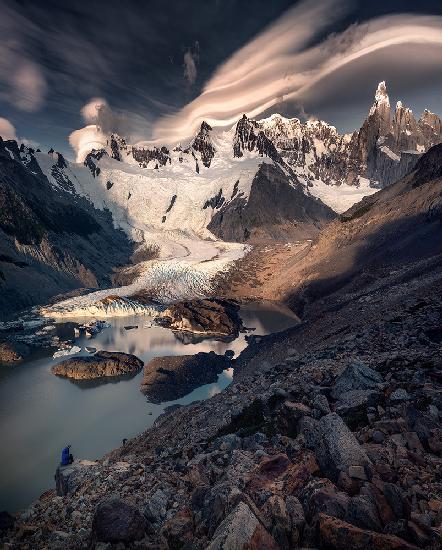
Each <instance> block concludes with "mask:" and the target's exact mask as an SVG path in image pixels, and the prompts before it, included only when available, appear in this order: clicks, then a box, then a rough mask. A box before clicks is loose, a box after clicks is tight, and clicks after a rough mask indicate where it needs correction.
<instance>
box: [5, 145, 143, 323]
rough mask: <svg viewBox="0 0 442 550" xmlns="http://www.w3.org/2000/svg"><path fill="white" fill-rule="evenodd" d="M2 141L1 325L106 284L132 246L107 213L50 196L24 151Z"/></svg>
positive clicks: (60, 194) (57, 193)
mask: <svg viewBox="0 0 442 550" xmlns="http://www.w3.org/2000/svg"><path fill="white" fill-rule="evenodd" d="M20 153H22V154H23V152H20V150H19V149H18V147H17V144H16V143H15V142H11V141H8V142H3V141H1V140H0V318H7V317H8V316H10V315H12V314H13V313H14V312H16V311H18V310H20V309H23V308H25V307H28V306H31V305H34V304H39V303H43V302H45V301H47V300H48V299H49V298H50V297H51V296H53V295H55V294H58V293H60V292H64V291H67V290H71V289H74V288H79V287H99V286H102V285H108V284H110V282H111V281H110V276H111V274H112V271H113V268H114V267H115V266H118V265H122V264H123V263H125V262H126V261H127V260H128V258H129V256H130V253H131V251H132V246H131V244H130V242H129V241H128V239H127V237H126V236H125V235H124V233H123V232H121V231H119V230H116V229H114V227H113V225H112V218H111V215H110V214H109V213H108V212H102V211H98V210H96V209H95V208H94V207H93V206H92V204H91V203H90V202H89V201H87V200H86V199H85V198H83V197H79V196H76V195H73V194H70V193H67V192H65V191H62V190H55V189H54V188H53V187H52V186H51V185H50V184H49V182H48V180H47V178H46V177H45V176H44V175H43V174H42V173H41V171H40V169H39V167H38V163H37V162H36V161H35V158H34V157H33V156H32V151H31V152H29V151H27V153H26V156H27V158H26V160H23V158H22V159H20Z"/></svg>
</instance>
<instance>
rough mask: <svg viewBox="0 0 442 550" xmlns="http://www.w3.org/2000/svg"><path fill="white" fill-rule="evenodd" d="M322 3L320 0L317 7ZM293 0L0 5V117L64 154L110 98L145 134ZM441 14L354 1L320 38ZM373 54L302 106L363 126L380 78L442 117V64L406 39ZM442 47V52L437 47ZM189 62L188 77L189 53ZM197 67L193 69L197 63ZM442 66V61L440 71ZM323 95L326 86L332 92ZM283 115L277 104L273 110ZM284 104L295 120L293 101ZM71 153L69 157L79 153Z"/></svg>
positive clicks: (376, 0) (423, 4)
mask: <svg viewBox="0 0 442 550" xmlns="http://www.w3.org/2000/svg"><path fill="white" fill-rule="evenodd" d="M320 1H321V0H318V3H320ZM293 4H294V2H290V1H287V0H271V1H269V0H243V1H240V0H168V1H166V0H162V1H159V0H158V1H157V0H151V1H149V0H145V1H141V0H140V1H130V0H126V1H124V2H123V1H112V0H90V1H84V0H81V1H72V0H64V1H62V0H52V1H42V0H38V1H36V0H24V1H12V0H0V116H1V117H4V118H6V119H8V120H9V121H10V122H11V123H12V124H13V125H14V126H15V128H16V132H17V135H18V136H19V137H21V138H27V139H31V140H34V141H36V142H38V143H39V144H41V145H42V147H43V148H47V147H49V146H54V147H55V148H57V149H58V150H61V151H65V152H66V151H68V150H69V145H68V142H67V136H68V135H69V133H70V132H72V131H73V130H74V129H76V128H80V127H81V126H83V125H84V122H83V120H82V117H81V114H80V110H81V108H82V106H83V105H84V104H85V103H87V102H88V101H89V100H90V99H91V98H93V97H102V98H105V99H106V100H107V102H108V103H109V105H110V106H111V107H112V109H113V110H115V111H116V112H121V113H123V112H124V117H125V118H126V119H127V120H128V123H129V124H130V125H131V126H132V127H134V128H135V127H136V131H137V132H138V133H143V126H145V127H146V131H145V135H146V136H148V135H149V128H150V127H151V126H152V124H153V123H154V121H155V120H156V119H158V118H159V117H160V116H163V115H166V114H169V113H174V112H175V111H177V110H178V109H180V108H182V107H183V106H185V105H186V104H187V103H189V102H190V101H191V100H192V99H194V98H195V97H197V96H198V95H199V94H200V92H201V90H202V87H203V85H204V83H205V82H206V81H207V80H208V79H209V78H210V77H211V75H212V74H213V72H214V71H215V69H216V68H217V67H218V66H219V65H220V64H221V63H222V62H223V61H225V60H227V59H228V58H229V57H230V56H231V55H233V54H234V53H235V52H236V51H237V50H238V49H239V48H241V47H242V46H244V45H245V44H247V43H248V42H249V41H250V40H252V39H253V38H254V37H255V36H256V35H257V34H259V33H260V32H261V31H262V30H263V29H265V27H266V26H268V25H270V24H271V23H272V22H273V21H275V20H276V19H277V18H278V17H279V16H281V15H282V14H283V13H284V12H285V11H286V10H287V9H289V8H290V7H291V6H293ZM392 13H411V14H432V15H442V2H441V1H440V0H419V2H416V1H415V0H414V1H407V0H402V1H399V0H371V1H369V2H367V1H366V0H354V1H352V2H349V8H348V13H347V14H346V15H345V16H343V17H342V18H340V20H339V21H338V22H335V23H334V24H333V26H332V27H331V28H327V29H326V30H324V34H328V33H330V32H337V33H339V32H341V31H343V30H345V29H346V28H347V27H348V26H349V25H351V24H352V23H355V22H358V23H363V22H364V21H367V20H369V19H371V18H373V17H377V16H381V15H386V14H392ZM403 51H404V52H405V55H402V58H401V59H399V60H398V56H397V55H392V56H391V59H389V58H388V55H389V53H388V51H387V53H383V54H382V63H380V61H379V55H377V56H371V57H370V56H368V57H367V58H364V59H363V60H362V61H361V62H360V67H359V68H358V70H357V71H356V74H355V72H354V71H353V69H352V70H350V69H346V68H344V69H343V70H341V71H340V72H339V73H338V74H333V75H331V76H330V77H328V78H325V79H324V80H323V81H322V83H321V89H320V90H318V89H317V88H315V89H313V90H312V93H311V94H310V95H309V96H308V97H307V99H306V101H305V103H304V105H303V108H304V109H306V110H307V111H308V112H309V113H312V114H314V115H316V116H319V117H321V118H325V119H326V120H327V121H328V122H330V123H333V124H335V125H336V126H337V127H338V128H340V129H343V130H350V129H352V128H354V127H356V126H358V125H359V124H360V122H361V120H362V119H363V117H364V116H365V113H366V112H367V109H368V108H369V106H370V104H371V103H372V97H373V94H374V89H375V87H376V84H377V82H379V81H380V80H384V79H385V80H387V85H388V88H389V92H390V95H391V97H392V99H394V100H396V99H398V98H402V99H403V100H404V102H405V103H407V104H409V105H410V106H411V107H413V108H415V109H417V110H418V111H419V110H422V109H423V107H424V106H428V107H430V108H431V109H432V110H435V111H436V112H437V111H439V114H441V112H442V98H441V93H440V90H441V84H442V77H441V76H440V75H441V71H440V70H437V71H436V70H435V63H434V62H433V61H431V62H430V61H428V62H427V61H426V59H425V57H423V56H422V55H420V54H419V53H416V51H415V48H414V47H413V46H410V48H409V50H406V49H404V50H403ZM439 51H441V50H439ZM186 52H187V59H188V60H189V59H191V64H190V66H188V67H187V76H185V75H184V72H185V67H184V56H185V54H186ZM193 63H194V64H195V71H194V70H193ZM439 68H440V67H439ZM325 92H326V93H325ZM275 110H276V109H275ZM277 110H279V111H283V112H284V114H286V115H292V116H295V115H297V114H298V113H297V112H296V106H294V105H293V104H290V103H287V104H282V105H281V106H280V108H279V109H277ZM71 156H72V153H71Z"/></svg>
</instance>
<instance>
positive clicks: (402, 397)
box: [390, 388, 411, 403]
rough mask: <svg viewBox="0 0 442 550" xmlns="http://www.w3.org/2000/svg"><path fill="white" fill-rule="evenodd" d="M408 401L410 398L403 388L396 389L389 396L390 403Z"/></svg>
mask: <svg viewBox="0 0 442 550" xmlns="http://www.w3.org/2000/svg"><path fill="white" fill-rule="evenodd" d="M409 399H411V396H410V394H409V393H408V392H407V390H405V389H404V388H398V389H397V390H394V392H393V393H392V394H391V395H390V401H393V402H396V403H397V402H400V401H408V400H409Z"/></svg>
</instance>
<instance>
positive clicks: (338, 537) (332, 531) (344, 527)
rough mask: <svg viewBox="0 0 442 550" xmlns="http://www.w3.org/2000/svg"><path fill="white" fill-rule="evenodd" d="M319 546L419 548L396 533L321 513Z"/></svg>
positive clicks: (362, 549) (329, 549) (377, 549)
mask: <svg viewBox="0 0 442 550" xmlns="http://www.w3.org/2000/svg"><path fill="white" fill-rule="evenodd" d="M319 548H320V549H324V550H325V549H327V550H349V549H350V548H351V549H352V550H369V549H371V550H387V549H388V550H418V549H417V547H416V546H413V545H412V544H409V543H408V542H406V541H405V540H403V539H400V538H399V537H395V536H394V535H384V534H383V533H376V532H374V531H368V530H364V529H361V528H359V527H355V526H354V525H351V524H350V523H347V522H345V521H342V520H340V519H337V518H334V517H331V516H327V515H326V514H319Z"/></svg>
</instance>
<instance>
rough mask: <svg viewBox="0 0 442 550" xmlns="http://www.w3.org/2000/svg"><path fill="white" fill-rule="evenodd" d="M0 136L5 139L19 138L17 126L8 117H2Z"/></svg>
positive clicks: (0, 120) (0, 119) (0, 118)
mask: <svg viewBox="0 0 442 550" xmlns="http://www.w3.org/2000/svg"><path fill="white" fill-rule="evenodd" d="M0 137H1V138H2V139H3V140H7V139H17V134H16V132H15V128H14V126H13V124H11V122H9V120H8V119H7V118H3V117H0Z"/></svg>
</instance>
